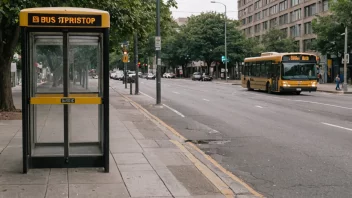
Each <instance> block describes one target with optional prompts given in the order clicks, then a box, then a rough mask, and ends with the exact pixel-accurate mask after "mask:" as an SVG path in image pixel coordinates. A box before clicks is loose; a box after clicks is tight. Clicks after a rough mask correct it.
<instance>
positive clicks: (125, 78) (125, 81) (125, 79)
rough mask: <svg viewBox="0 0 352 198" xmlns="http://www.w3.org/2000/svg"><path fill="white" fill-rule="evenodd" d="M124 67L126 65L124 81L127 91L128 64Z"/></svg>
mask: <svg viewBox="0 0 352 198" xmlns="http://www.w3.org/2000/svg"><path fill="white" fill-rule="evenodd" d="M123 65H124V67H123V73H124V75H123V81H124V83H125V89H127V63H124V64H123Z"/></svg>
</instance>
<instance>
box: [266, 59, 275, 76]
mask: <svg viewBox="0 0 352 198" xmlns="http://www.w3.org/2000/svg"><path fill="white" fill-rule="evenodd" d="M265 66H266V67H267V71H268V78H272V77H273V74H274V72H273V71H274V70H273V67H272V65H271V62H270V61H265Z"/></svg>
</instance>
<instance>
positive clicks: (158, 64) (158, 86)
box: [155, 0, 161, 105]
mask: <svg viewBox="0 0 352 198" xmlns="http://www.w3.org/2000/svg"><path fill="white" fill-rule="evenodd" d="M155 51H156V68H157V70H156V104H157V105H158V104H161V74H160V73H161V58H160V51H161V37H160V0H156V37H155Z"/></svg>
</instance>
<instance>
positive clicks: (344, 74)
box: [343, 25, 349, 92]
mask: <svg viewBox="0 0 352 198" xmlns="http://www.w3.org/2000/svg"><path fill="white" fill-rule="evenodd" d="M347 36H348V35H347V25H346V27H345V54H344V58H343V59H344V61H343V91H344V92H347V91H348V89H347V61H349V60H348V59H349V56H348V55H347V54H348V52H347V38H348V37H347Z"/></svg>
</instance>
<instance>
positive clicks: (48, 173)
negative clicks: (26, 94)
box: [0, 88, 255, 198]
mask: <svg viewBox="0 0 352 198" xmlns="http://www.w3.org/2000/svg"><path fill="white" fill-rule="evenodd" d="M13 92H14V94H13V95H14V97H15V99H14V100H15V101H16V105H20V104H21V103H20V97H21V94H20V90H19V89H17V88H15V89H14V90H13ZM128 93H129V92H128V90H126V93H123V94H126V95H127V94H128ZM17 108H20V106H17ZM79 109H81V108H79ZM92 109H93V108H92ZM88 110H89V108H88V109H87V108H85V111H84V113H82V115H81V117H89V119H94V115H92V114H88V113H87V111H88ZM78 113H79V112H78ZM87 119H88V118H87ZM73 123H74V122H73ZM44 125H45V124H44ZM73 125H74V124H73ZM21 126H22V122H21V121H20V120H16V121H5V120H0V197H1V198H17V197H25V198H44V197H45V198H68V197H82V198H88V197H99V198H100V197H101V198H108V197H116V198H125V197H150V198H152V197H155V198H158V197H159V198H171V197H177V198H181V197H182V198H220V197H255V196H253V195H252V193H250V191H251V190H250V189H249V190H248V188H250V187H248V186H247V187H245V186H243V185H240V184H239V182H238V181H237V182H236V181H235V180H239V179H238V178H231V177H230V176H228V175H225V173H223V172H221V171H219V170H218V169H221V168H219V167H215V168H214V164H212V163H210V162H209V159H206V155H205V154H204V153H201V151H198V150H197V148H194V147H192V145H191V144H190V143H185V142H184V139H182V137H179V136H177V134H175V133H173V132H172V131H170V129H169V128H167V127H165V126H164V125H162V124H161V123H159V122H158V121H157V120H155V118H153V117H151V116H150V115H148V114H147V113H146V112H144V111H142V110H141V109H140V107H139V106H138V105H137V104H134V103H133V102H132V101H130V100H129V99H128V98H126V97H124V96H123V95H120V94H119V93H117V92H115V91H114V90H113V89H110V153H111V155H110V173H103V171H102V170H101V169H95V168H77V169H31V170H30V171H29V173H28V174H22V148H21V147H22V130H21ZM43 131H49V132H50V130H43ZM81 131H84V132H85V134H86V131H85V130H81ZM42 133H44V132H42ZM75 137H76V138H78V136H75ZM81 137H82V136H81ZM83 138H84V137H83ZM207 160H208V164H207V163H204V161H207ZM214 170H215V171H214ZM233 191H235V192H236V195H235V193H234V192H233Z"/></svg>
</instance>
